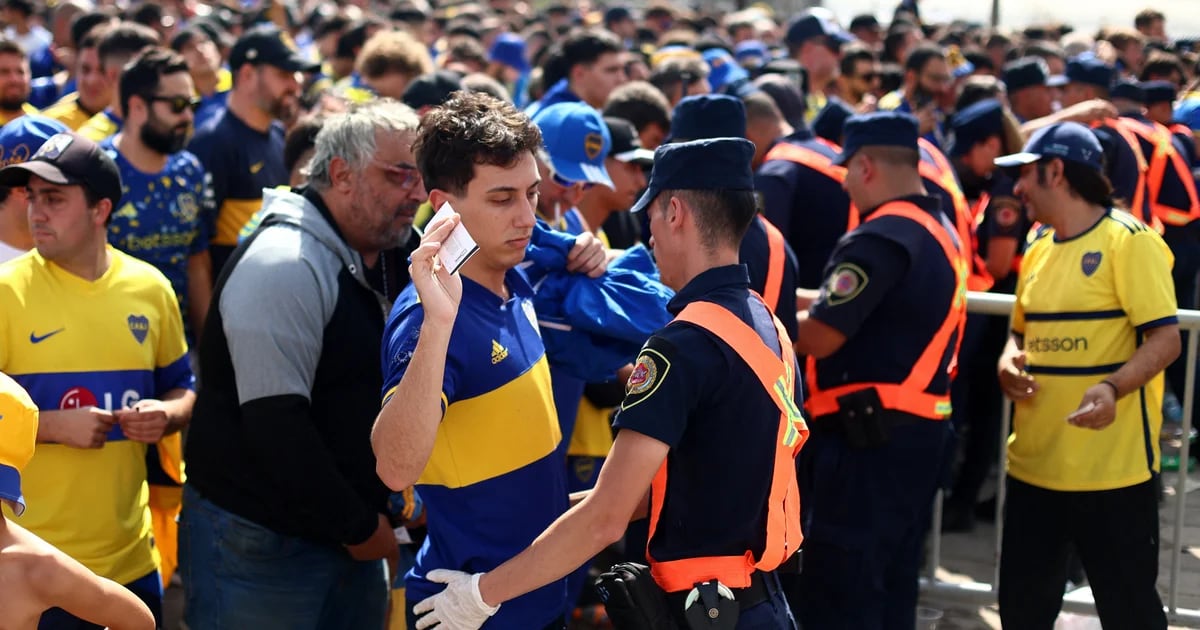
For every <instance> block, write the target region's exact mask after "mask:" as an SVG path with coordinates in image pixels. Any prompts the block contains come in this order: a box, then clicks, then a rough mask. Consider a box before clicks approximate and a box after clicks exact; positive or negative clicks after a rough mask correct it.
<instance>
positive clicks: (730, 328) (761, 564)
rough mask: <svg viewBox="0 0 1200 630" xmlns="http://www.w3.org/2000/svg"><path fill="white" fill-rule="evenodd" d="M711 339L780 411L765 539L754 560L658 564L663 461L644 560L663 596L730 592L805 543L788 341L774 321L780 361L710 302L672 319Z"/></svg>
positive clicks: (799, 421) (804, 432) (798, 426)
mask: <svg viewBox="0 0 1200 630" xmlns="http://www.w3.org/2000/svg"><path fill="white" fill-rule="evenodd" d="M674 321H677V322H688V323H690V324H692V325H695V326H699V327H700V328H703V329H704V330H707V331H708V332H710V333H712V334H713V335H715V336H716V337H717V338H719V339H720V340H721V341H722V342H724V343H725V344H726V345H728V346H729V347H730V348H731V349H732V350H733V351H734V352H735V353H736V354H737V355H738V356H739V357H741V359H742V361H744V362H745V363H746V366H747V367H749V368H750V369H751V370H752V371H753V372H754V375H755V376H757V377H758V380H759V382H761V383H762V387H763V389H764V390H765V391H766V392H767V394H768V395H770V396H771V400H773V401H775V406H776V407H778V408H779V429H778V431H777V433H776V440H775V461H774V466H773V467H772V474H771V490H770V493H769V494H768V496H767V511H766V517H767V523H766V525H767V535H766V544H765V545H764V547H763V550H762V553H760V554H759V555H758V556H757V557H756V556H755V554H754V552H753V551H751V550H747V551H746V552H745V553H743V554H741V555H736V556H716V557H701V558H685V559H682V560H670V561H666V562H658V561H656V560H655V559H654V558H653V557H651V555H650V545H649V541H652V540H654V535H655V533H656V532H657V530H658V525H659V523H658V520H659V515H660V514H661V513H662V507H663V501H664V500H665V498H666V492H667V463H666V462H665V461H664V462H663V463H662V465H661V466H660V467H659V469H658V473H657V474H655V475H654V482H653V484H652V485H651V487H650V536H649V538H648V539H647V544H646V557H647V558H648V559H649V560H650V574H651V575H652V576H653V577H654V581H655V582H657V583H658V585H659V586H660V587H662V589H663V590H665V591H666V592H668V593H675V592H679V591H686V590H690V589H691V588H692V587H694V586H695V585H696V584H698V583H700V582H707V581H709V580H720V581H721V583H722V584H724V585H725V586H728V587H729V588H746V587H748V586H750V577H751V575H752V574H753V573H754V572H755V571H773V570H775V568H776V567H778V566H779V565H780V564H782V563H783V562H784V560H787V559H788V558H789V557H791V556H792V555H793V554H795V553H796V551H797V550H798V549H799V548H800V543H801V542H802V541H803V540H804V536H803V534H801V532H800V490H799V486H798V484H797V482H796V462H795V460H796V455H797V454H799V453H800V448H801V447H802V446H804V443H805V442H806V441H807V440H808V425H807V424H805V422H804V417H803V416H802V415H801V413H800V409H799V408H797V407H796V402H795V399H794V398H793V395H794V392H795V391H796V374H795V370H794V369H793V366H794V365H795V362H796V355H795V353H794V352H793V351H792V340H791V338H789V337H788V334H787V331H785V330H784V329H783V324H781V323H780V322H779V319H778V318H775V330H776V333H777V334H778V335H779V351H780V354H781V356H782V358H780V357H777V356H775V353H774V352H773V351H772V350H771V349H770V348H769V347H767V344H765V343H763V340H762V338H761V337H759V336H758V333H757V332H755V330H754V329H753V328H751V327H750V325H749V324H747V323H745V322H743V321H742V320H741V319H739V318H738V317H737V316H736V315H734V314H733V313H731V312H729V311H728V310H727V309H725V308H723V307H721V306H718V305H716V304H713V303H711V302H692V303H691V304H688V305H687V306H686V307H684V309H683V311H681V312H680V313H679V315H678V316H676V317H675V320H674Z"/></svg>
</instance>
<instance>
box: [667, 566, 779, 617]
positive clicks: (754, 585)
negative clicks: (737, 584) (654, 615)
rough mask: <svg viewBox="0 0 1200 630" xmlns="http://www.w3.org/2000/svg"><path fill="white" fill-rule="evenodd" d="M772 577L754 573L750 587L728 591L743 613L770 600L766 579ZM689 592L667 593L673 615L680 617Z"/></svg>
mask: <svg viewBox="0 0 1200 630" xmlns="http://www.w3.org/2000/svg"><path fill="white" fill-rule="evenodd" d="M772 575H774V574H773V573H764V572H762V571H755V572H754V573H751V574H750V586H747V587H746V588H730V589H729V590H731V591H733V598H734V599H736V600H737V602H738V604H739V605H740V608H741V609H742V610H743V611H744V610H748V609H749V608H752V607H754V606H757V605H759V604H761V603H763V602H765V601H767V600H768V599H771V595H772V591H771V588H770V587H768V586H767V577H768V576H772ZM690 592H691V590H686V591H679V592H677V593H667V602H669V603H670V604H671V610H672V612H673V613H678V614H679V615H680V616H682V615H683V602H684V601H685V600H687V596H688V593H690ZM681 627H683V628H686V627H687V625H686V624H685V625H683V626H681Z"/></svg>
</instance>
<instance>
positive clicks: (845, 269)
mask: <svg viewBox="0 0 1200 630" xmlns="http://www.w3.org/2000/svg"><path fill="white" fill-rule="evenodd" d="M869 280H870V279H869V278H868V277H867V272H865V271H863V268H862V267H859V266H858V265H856V264H854V263H841V264H839V265H838V266H837V267H834V268H833V273H831V274H829V280H828V281H827V283H826V286H825V292H826V294H827V296H828V297H827V300H826V301H827V302H829V304H830V305H837V304H842V303H845V302H849V301H850V300H853V299H854V298H856V297H858V294H860V293H862V290H863V289H864V288H866V286H867V282H868V281H869Z"/></svg>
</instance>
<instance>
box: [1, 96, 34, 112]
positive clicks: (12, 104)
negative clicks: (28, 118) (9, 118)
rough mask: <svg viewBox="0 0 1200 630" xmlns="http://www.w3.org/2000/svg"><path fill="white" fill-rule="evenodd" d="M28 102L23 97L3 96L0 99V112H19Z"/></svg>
mask: <svg viewBox="0 0 1200 630" xmlns="http://www.w3.org/2000/svg"><path fill="white" fill-rule="evenodd" d="M26 100H28V99H26V98H25V97H23V96H5V97H0V110H4V111H6V112H16V111H20V110H21V106H22V105H24V104H25V101H26Z"/></svg>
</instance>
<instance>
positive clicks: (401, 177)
mask: <svg viewBox="0 0 1200 630" xmlns="http://www.w3.org/2000/svg"><path fill="white" fill-rule="evenodd" d="M371 161H372V162H374V163H375V164H377V165H378V166H379V168H381V169H383V172H385V173H387V179H388V183H390V184H392V185H393V186H396V187H398V188H400V189H402V190H410V189H412V187H413V186H416V185H417V182H419V181H421V173H420V172H419V171H418V170H417V167H415V166H409V165H407V164H392V163H390V162H384V161H383V160H381V159H379V158H373V159H372V160H371Z"/></svg>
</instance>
